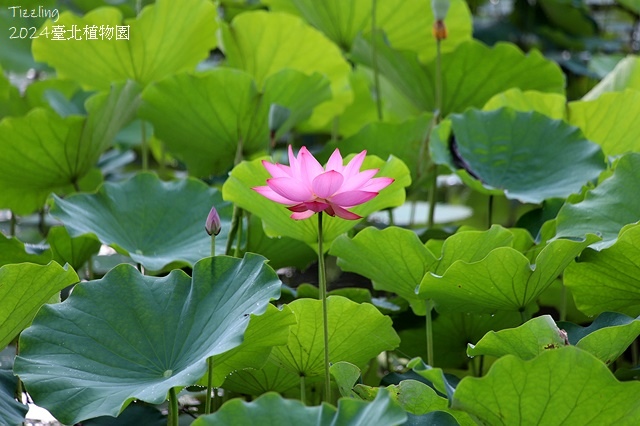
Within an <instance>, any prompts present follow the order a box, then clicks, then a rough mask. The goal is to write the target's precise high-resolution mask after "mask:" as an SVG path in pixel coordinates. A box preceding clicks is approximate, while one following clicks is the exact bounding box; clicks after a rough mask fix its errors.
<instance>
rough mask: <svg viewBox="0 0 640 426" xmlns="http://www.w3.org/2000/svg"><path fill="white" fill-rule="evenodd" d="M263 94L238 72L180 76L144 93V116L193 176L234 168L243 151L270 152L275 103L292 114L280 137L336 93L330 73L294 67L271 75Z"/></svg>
mask: <svg viewBox="0 0 640 426" xmlns="http://www.w3.org/2000/svg"><path fill="white" fill-rule="evenodd" d="M260 92H261V93H259V92H258V90H257V89H256V85H255V83H254V80H253V78H252V77H251V76H250V75H249V74H247V73H245V72H242V71H239V70H232V69H228V68H220V69H216V70H213V71H211V72H207V73H202V74H177V75H175V76H172V77H170V78H167V79H165V80H163V81H161V82H159V83H156V84H153V85H151V86H149V87H148V88H147V89H146V90H145V91H144V94H143V99H144V104H143V105H142V107H141V115H142V116H144V117H145V118H147V119H149V120H150V121H151V122H152V123H153V125H154V128H155V131H156V135H157V136H158V137H160V138H161V139H162V140H163V141H164V142H165V144H166V145H167V147H168V148H169V150H170V151H171V152H172V153H174V154H175V155H176V156H177V157H178V158H179V159H180V160H182V161H184V162H185V164H186V165H187V167H188V169H189V172H190V173H191V174H193V175H196V176H208V175H210V174H222V173H224V172H226V171H228V170H229V169H230V168H231V167H232V166H233V163H234V160H235V158H236V155H237V152H238V150H239V149H240V153H241V154H244V155H246V156H249V155H251V154H254V153H256V152H259V151H265V150H267V148H268V145H269V140H270V139H269V126H268V120H267V118H268V116H269V108H270V106H271V105H272V104H278V105H280V106H283V107H285V108H287V109H288V110H289V112H290V116H289V119H288V120H287V121H286V122H285V123H284V124H283V125H282V126H280V128H279V129H276V130H278V131H277V133H276V136H277V137H278V136H280V135H281V134H282V133H283V132H284V131H287V130H289V129H290V128H291V127H292V126H293V125H294V124H297V123H298V122H300V121H302V120H304V119H306V118H308V117H309V115H310V114H311V111H312V110H313V108H314V107H315V106H316V105H318V104H319V103H321V102H323V101H324V100H326V99H329V98H330V97H331V92H330V90H329V81H328V80H327V79H326V78H325V77H323V76H321V75H320V74H316V73H314V74H312V75H310V76H308V75H305V74H303V73H301V72H298V71H294V70H283V71H280V72H278V73H276V74H273V75H271V76H269V77H268V78H267V79H266V82H265V84H264V87H263V88H262V89H261V90H260Z"/></svg>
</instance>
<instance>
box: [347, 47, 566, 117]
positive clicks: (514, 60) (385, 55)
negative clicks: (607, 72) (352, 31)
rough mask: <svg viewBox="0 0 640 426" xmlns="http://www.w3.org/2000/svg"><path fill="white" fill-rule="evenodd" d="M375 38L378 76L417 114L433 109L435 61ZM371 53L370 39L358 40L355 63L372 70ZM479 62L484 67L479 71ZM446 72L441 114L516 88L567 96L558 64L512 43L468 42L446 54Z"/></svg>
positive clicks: (472, 104) (444, 57) (443, 67)
mask: <svg viewBox="0 0 640 426" xmlns="http://www.w3.org/2000/svg"><path fill="white" fill-rule="evenodd" d="M374 40H375V43H376V51H377V52H378V53H377V63H378V68H379V70H380V72H381V73H382V74H383V75H384V76H385V77H387V78H388V79H389V81H390V82H391V83H392V84H393V85H394V86H395V87H396V88H397V89H398V90H399V91H400V92H402V93H403V94H404V95H405V96H406V97H407V99H409V100H410V101H411V102H412V103H413V104H414V105H415V107H416V108H418V110H420V111H434V110H435V109H436V104H435V102H436V101H435V92H436V91H435V75H436V74H435V72H436V63H435V61H431V62H429V63H428V64H426V65H422V64H420V63H419V62H418V59H417V58H416V55H415V54H414V53H411V52H400V51H396V50H393V49H392V48H391V47H390V46H389V45H388V44H387V43H385V41H384V40H383V38H382V37H381V36H380V35H378V36H376V37H375V39H374ZM371 50H372V41H371V39H370V38H366V37H358V38H357V39H356V42H355V43H354V46H353V50H352V55H353V59H354V60H355V61H356V62H358V63H362V64H364V65H366V66H368V67H372V63H371ZM479 63H482V64H483V66H482V67H478V66H477V64H479ZM442 74H443V88H442V93H443V98H442V111H441V115H442V116H446V115H449V114H450V113H453V112H463V111H464V110H466V109H467V108H470V107H475V108H481V107H482V106H484V104H485V103H486V102H487V101H488V100H489V99H491V97H492V96H494V95H496V94H498V93H501V92H504V91H505V90H507V89H511V88H514V87H518V88H520V89H521V90H523V91H526V90H537V91H540V92H549V93H560V94H562V93H564V76H563V74H562V71H561V70H560V68H559V67H558V66H557V65H556V64H554V63H553V62H551V61H549V60H547V59H545V58H544V57H543V56H542V55H541V54H540V53H539V52H537V51H532V52H531V53H529V54H528V55H524V54H523V53H522V52H521V51H520V50H519V49H518V48H517V47H515V46H514V45H512V44H508V43H497V44H496V45H495V46H494V47H492V48H489V47H487V46H485V45H483V44H482V43H480V42H478V41H467V42H464V43H462V44H460V45H459V46H458V47H457V48H456V49H455V50H454V51H453V52H450V53H446V54H444V55H442Z"/></svg>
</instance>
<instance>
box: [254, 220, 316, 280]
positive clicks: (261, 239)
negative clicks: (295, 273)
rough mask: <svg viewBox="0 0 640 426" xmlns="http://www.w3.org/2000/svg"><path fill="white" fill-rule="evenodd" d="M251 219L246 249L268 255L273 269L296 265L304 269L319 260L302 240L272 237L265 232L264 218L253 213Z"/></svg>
mask: <svg viewBox="0 0 640 426" xmlns="http://www.w3.org/2000/svg"><path fill="white" fill-rule="evenodd" d="M249 220H250V224H249V228H248V229H247V243H246V244H247V245H246V251H247V252H251V253H257V254H260V255H262V256H264V257H266V258H267V259H269V265H270V266H271V267H272V268H273V269H275V270H278V269H280V268H284V267H288V266H294V267H296V268H297V269H298V270H301V271H304V270H305V269H307V267H308V266H309V264H311V263H312V262H314V261H316V260H318V255H317V254H316V253H315V252H314V251H313V250H312V249H311V248H310V247H309V246H308V245H307V244H305V243H303V242H302V241H299V240H294V239H293V238H289V237H275V238H270V237H268V236H267V234H265V233H264V229H263V228H262V220H261V219H260V218H259V217H258V216H256V215H251V217H250V218H249Z"/></svg>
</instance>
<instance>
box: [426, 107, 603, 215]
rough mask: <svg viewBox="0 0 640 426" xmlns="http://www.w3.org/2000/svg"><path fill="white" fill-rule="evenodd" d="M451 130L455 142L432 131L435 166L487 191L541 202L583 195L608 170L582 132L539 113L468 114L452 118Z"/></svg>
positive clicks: (595, 148) (596, 147)
mask: <svg viewBox="0 0 640 426" xmlns="http://www.w3.org/2000/svg"><path fill="white" fill-rule="evenodd" d="M451 127H452V130H453V139H452V140H450V139H449V137H448V136H447V137H445V138H442V135H441V134H440V132H434V134H433V136H432V155H433V156H434V161H435V162H436V163H438V164H446V165H447V166H449V168H451V169H452V170H459V172H458V173H459V174H460V175H461V177H462V178H463V180H464V181H465V182H468V183H470V184H471V185H472V186H473V187H474V188H475V189H480V190H482V191H483V192H489V193H495V192H496V191H504V194H505V196H506V197H507V198H510V199H517V200H519V201H521V202H528V203H541V202H542V201H544V200H546V199H548V198H566V197H568V196H569V195H570V194H573V193H576V192H579V191H580V189H581V188H582V186H583V185H585V184H586V183H588V182H589V181H591V180H595V179H596V178H597V177H598V175H599V174H600V172H602V171H603V170H604V168H605V162H604V155H603V154H602V151H601V150H600V147H599V146H598V145H596V144H594V143H593V142H590V141H588V140H587V139H585V137H584V136H583V135H582V133H581V132H580V130H579V129H577V128H575V127H573V126H570V125H568V124H566V123H565V122H563V121H560V120H551V119H550V118H548V117H546V116H544V115H542V114H539V113H537V112H516V111H514V110H511V109H508V108H503V109H499V110H496V111H489V112H485V111H479V110H469V111H467V112H465V113H464V114H455V115H452V116H451ZM433 145H438V146H437V147H436V146H433ZM471 176H472V177H473V178H475V179H477V180H478V181H479V184H481V185H482V187H480V185H479V184H478V182H475V181H474V179H472V178H471Z"/></svg>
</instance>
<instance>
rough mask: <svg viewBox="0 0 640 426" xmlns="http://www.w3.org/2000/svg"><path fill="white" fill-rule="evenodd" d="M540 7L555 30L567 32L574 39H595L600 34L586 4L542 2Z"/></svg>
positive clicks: (552, 0)
mask: <svg viewBox="0 0 640 426" xmlns="http://www.w3.org/2000/svg"><path fill="white" fill-rule="evenodd" d="M539 5H540V8H541V9H542V11H543V13H544V16H545V18H546V19H547V20H548V21H549V23H550V24H551V25H553V27H554V29H555V28H557V29H559V30H561V31H565V32H567V33H568V34H570V35H571V36H574V37H575V36H577V37H594V36H596V35H597V34H598V24H597V23H596V21H595V20H594V19H593V18H592V17H591V10H590V9H589V7H588V6H587V4H586V3H573V2H571V1H567V0H540V3H539Z"/></svg>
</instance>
